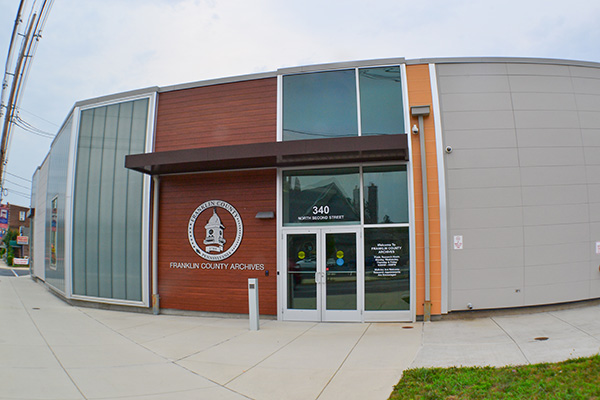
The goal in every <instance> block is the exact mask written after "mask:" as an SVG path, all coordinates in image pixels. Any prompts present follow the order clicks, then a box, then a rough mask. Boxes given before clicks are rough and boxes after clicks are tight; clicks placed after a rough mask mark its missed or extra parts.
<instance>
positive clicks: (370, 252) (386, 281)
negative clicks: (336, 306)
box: [365, 227, 410, 311]
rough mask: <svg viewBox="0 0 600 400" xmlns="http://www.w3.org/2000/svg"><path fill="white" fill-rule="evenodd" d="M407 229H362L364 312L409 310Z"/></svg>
mask: <svg viewBox="0 0 600 400" xmlns="http://www.w3.org/2000/svg"><path fill="white" fill-rule="evenodd" d="M409 243H410V242H409V235H408V228H405V227H403V228H369V229H365V310H367V311H384V310H410V273H409V265H410V257H409V254H410V253H409Z"/></svg>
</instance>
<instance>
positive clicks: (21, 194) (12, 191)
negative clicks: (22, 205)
mask: <svg viewBox="0 0 600 400" xmlns="http://www.w3.org/2000/svg"><path fill="white" fill-rule="evenodd" d="M4 189H6V190H7V191H8V194H16V195H18V196H21V197H26V198H28V199H31V194H30V193H23V192H19V191H18V190H13V189H8V188H4Z"/></svg>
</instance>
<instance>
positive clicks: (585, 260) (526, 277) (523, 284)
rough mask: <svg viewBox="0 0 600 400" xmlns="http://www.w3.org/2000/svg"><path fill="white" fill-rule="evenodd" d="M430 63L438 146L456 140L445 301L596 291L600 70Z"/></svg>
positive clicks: (528, 301)
mask: <svg viewBox="0 0 600 400" xmlns="http://www.w3.org/2000/svg"><path fill="white" fill-rule="evenodd" d="M436 71H437V73H438V78H437V79H438V88H439V91H440V94H439V99H440V108H441V119H442V120H441V124H442V135H443V146H444V147H445V146H452V148H453V151H452V153H450V154H445V155H444V163H445V170H446V179H447V181H446V188H445V189H446V200H447V226H448V232H449V243H448V246H449V250H448V253H449V255H448V263H449V267H448V268H449V287H450V289H449V297H450V298H449V302H450V307H449V309H450V310H460V309H465V308H466V305H467V303H472V304H473V306H474V308H498V307H512V306H526V305H533V304H545V303H557V302H562V301H574V300H580V299H584V298H592V297H599V296H600V272H599V271H598V265H599V264H600V255H598V254H596V253H595V242H596V241H600V111H599V109H600V108H599V107H600V69H597V68H589V67H576V66H568V65H551V64H537V63H535V64H534V63H531V64H527V63H481V64H476V63H475V64H473V63H470V64H459V63H455V64H438V65H437V66H436ZM508 99H510V102H508ZM507 107H508V108H507ZM596 221H598V222H596ZM454 235H462V236H463V243H464V248H463V250H454V249H453V236H454ZM594 266H595V267H594Z"/></svg>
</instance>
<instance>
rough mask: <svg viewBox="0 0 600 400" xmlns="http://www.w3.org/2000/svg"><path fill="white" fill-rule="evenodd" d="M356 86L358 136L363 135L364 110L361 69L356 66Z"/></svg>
mask: <svg viewBox="0 0 600 400" xmlns="http://www.w3.org/2000/svg"><path fill="white" fill-rule="evenodd" d="M354 81H355V84H354V87H355V88H356V123H357V124H358V126H357V132H358V136H362V112H361V109H360V81H359V69H358V68H354Z"/></svg>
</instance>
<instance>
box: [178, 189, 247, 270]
mask: <svg viewBox="0 0 600 400" xmlns="http://www.w3.org/2000/svg"><path fill="white" fill-rule="evenodd" d="M209 209H212V213H211V214H210V215H211V216H210V217H209V219H208V220H207V223H206V225H205V226H204V228H205V230H206V238H205V239H204V241H203V242H202V243H203V244H204V245H206V247H205V248H204V249H202V248H201V247H200V246H199V245H198V243H197V242H196V237H195V235H194V226H195V225H196V220H197V219H198V217H199V216H200V214H202V213H203V212H204V211H206V210H209ZM219 210H225V211H227V212H229V214H231V216H232V217H233V220H234V221H235V225H236V230H235V239H234V240H233V244H232V245H231V246H230V247H229V248H228V249H227V250H225V251H223V249H224V245H225V243H227V239H226V238H225V226H224V225H223V224H222V223H221V217H219ZM221 212H222V211H221ZM207 214H208V213H207ZM243 234H244V225H243V224H242V217H240V214H239V213H238V212H237V210H236V209H235V207H234V206H232V205H231V204H229V203H227V202H226V201H223V200H209V201H207V202H204V203H202V204H201V205H200V206H198V208H196V210H195V211H194V213H193V214H192V216H191V217H190V222H189V223H188V240H189V241H190V245H191V246H192V249H194V251H195V252H196V254H198V255H199V256H200V257H202V258H204V259H205V260H208V261H221V260H224V259H226V258H228V257H230V256H231V255H233V253H235V251H236V250H237V248H238V247H239V246H240V243H242V236H243ZM210 253H216V254H210Z"/></svg>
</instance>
